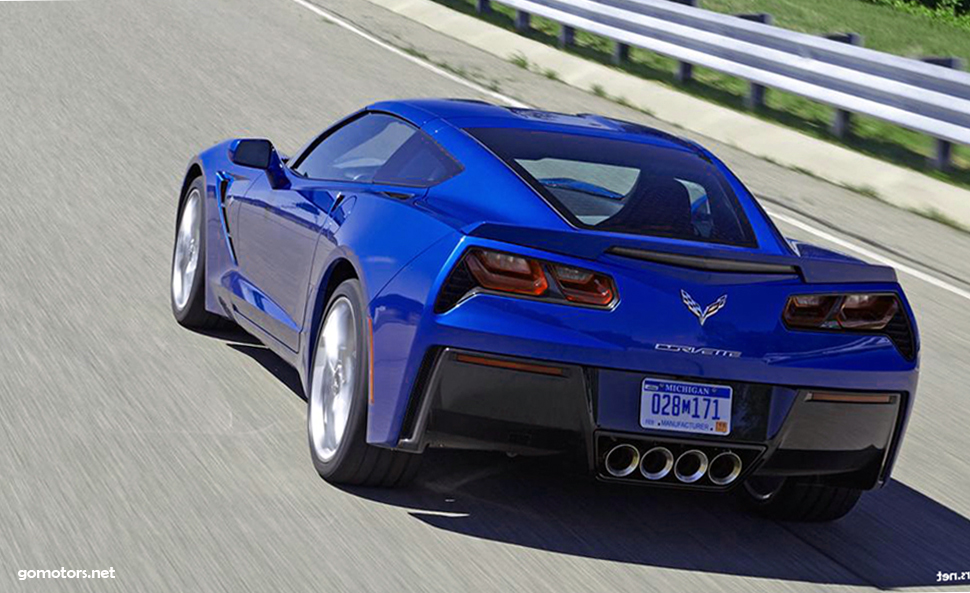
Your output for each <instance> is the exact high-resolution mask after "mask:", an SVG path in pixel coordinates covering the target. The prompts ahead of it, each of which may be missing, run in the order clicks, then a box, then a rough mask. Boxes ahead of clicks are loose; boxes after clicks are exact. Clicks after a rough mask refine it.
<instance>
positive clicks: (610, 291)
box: [550, 265, 616, 306]
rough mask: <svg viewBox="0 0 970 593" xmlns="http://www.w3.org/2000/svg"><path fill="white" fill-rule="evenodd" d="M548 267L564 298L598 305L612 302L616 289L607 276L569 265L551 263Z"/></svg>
mask: <svg viewBox="0 0 970 593" xmlns="http://www.w3.org/2000/svg"><path fill="white" fill-rule="evenodd" d="M550 269H551V270H552V275H553V277H555V279H556V282H558V283H559V290H561V291H562V294H563V296H564V297H566V300H568V301H572V302H574V303H582V304H584V305H599V306H606V305H609V304H610V303H612V302H613V298H614V295H615V294H616V289H615V288H614V287H613V279H612V278H610V277H609V276H605V275H603V274H597V273H596V272H591V271H589V270H583V269H580V268H573V267H570V266H558V265H553V266H551V267H550Z"/></svg>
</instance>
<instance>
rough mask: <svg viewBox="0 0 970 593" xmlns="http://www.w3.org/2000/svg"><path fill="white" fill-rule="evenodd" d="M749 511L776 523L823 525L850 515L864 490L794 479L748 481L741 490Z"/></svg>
mask: <svg viewBox="0 0 970 593" xmlns="http://www.w3.org/2000/svg"><path fill="white" fill-rule="evenodd" d="M738 492H739V496H741V498H742V502H743V503H744V505H745V506H746V507H748V508H749V509H751V510H753V511H755V512H756V513H758V514H760V515H762V516H765V517H768V518H769V519H775V520H777V521H800V522H815V523H823V522H827V521H835V520H837V519H841V518H842V517H844V516H846V515H847V514H849V512H850V511H851V510H852V509H853V508H855V505H856V503H858V502H859V498H860V497H861V496H862V492H863V491H862V490H856V489H854V488H842V487H839V486H827V485H825V484H821V483H818V482H816V481H812V480H797V479H794V478H787V479H782V478H775V479H773V480H769V479H767V478H758V477H753V478H749V479H748V480H747V481H746V482H745V483H744V484H742V485H741V488H739V489H738Z"/></svg>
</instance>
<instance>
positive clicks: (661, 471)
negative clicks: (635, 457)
mask: <svg viewBox="0 0 970 593" xmlns="http://www.w3.org/2000/svg"><path fill="white" fill-rule="evenodd" d="M673 467H674V454H673V453H671V452H670V449H668V448H667V447H654V448H653V449H650V450H649V451H647V452H646V453H644V454H643V455H642V456H641V457H640V474H641V475H643V477H644V478H646V479H648V480H662V479H663V478H665V477H666V476H667V474H669V473H670V470H671V469H673Z"/></svg>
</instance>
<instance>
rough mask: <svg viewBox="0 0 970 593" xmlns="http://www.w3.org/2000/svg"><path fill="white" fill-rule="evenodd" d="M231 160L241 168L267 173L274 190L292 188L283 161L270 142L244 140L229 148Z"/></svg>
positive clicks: (252, 139)
mask: <svg viewBox="0 0 970 593" xmlns="http://www.w3.org/2000/svg"><path fill="white" fill-rule="evenodd" d="M229 160H230V161H232V162H233V164H236V165H239V166H240V167H249V168H251V169H262V170H264V171H266V177H267V178H268V179H269V183H270V186H271V187H272V188H273V189H286V188H288V187H290V180H289V179H288V178H287V177H286V172H285V171H284V170H283V160H282V159H280V155H279V154H278V153H277V152H276V148H275V147H274V146H273V143H272V142H270V141H269V140H264V139H254V138H243V139H240V140H236V141H234V142H233V143H232V144H231V145H230V146H229Z"/></svg>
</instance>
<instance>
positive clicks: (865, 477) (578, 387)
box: [398, 348, 906, 490]
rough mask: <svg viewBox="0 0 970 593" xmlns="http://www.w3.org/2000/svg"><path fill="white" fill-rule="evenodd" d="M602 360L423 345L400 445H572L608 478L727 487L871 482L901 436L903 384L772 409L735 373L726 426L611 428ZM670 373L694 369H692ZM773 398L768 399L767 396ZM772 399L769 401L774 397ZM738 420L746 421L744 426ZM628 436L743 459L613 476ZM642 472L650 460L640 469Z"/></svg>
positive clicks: (677, 450)
mask: <svg viewBox="0 0 970 593" xmlns="http://www.w3.org/2000/svg"><path fill="white" fill-rule="evenodd" d="M599 373H600V370H598V369H594V368H588V367H582V366H576V365H563V364H559V363H550V362H545V361H538V360H527V359H521V358H511V357H505V356H497V355H493V354H483V353H478V352H469V351H460V350H455V349H450V348H441V349H436V350H433V351H431V352H429V353H428V358H427V360H426V362H425V365H424V368H423V369H422V374H421V377H419V381H418V382H417V384H416V386H415V391H414V393H413V394H412V397H411V400H410V402H409V404H410V407H409V409H408V412H407V415H406V418H405V423H404V426H403V428H402V432H401V435H402V436H401V439H400V440H399V444H398V448H400V449H404V450H409V451H422V450H424V448H426V447H446V448H464V449H487V450H496V451H505V452H508V453H518V454H527V455H528V454H550V453H562V452H573V453H576V454H577V456H578V457H579V458H581V459H582V460H583V462H584V463H585V464H586V465H587V466H588V468H589V470H590V471H592V472H595V473H596V475H597V476H598V477H600V478H602V479H605V480H619V481H627V482H637V483H643V484H656V485H665V486H673V487H690V488H707V489H722V490H723V489H727V488H730V487H731V486H733V485H735V484H737V483H741V482H742V481H743V479H744V478H745V477H747V476H749V475H752V474H758V475H778V476H812V477H818V478H821V479H822V480H824V481H825V482H827V483H831V484H833V485H840V486H849V487H854V488H862V489H868V488H873V487H875V486H878V485H880V484H881V483H882V482H884V481H885V480H886V479H887V478H888V476H887V475H886V470H887V463H886V461H887V459H888V458H890V453H891V451H892V450H893V448H894V447H896V446H898V443H897V441H898V439H897V435H898V434H899V432H900V430H899V428H900V426H901V421H902V418H901V416H902V413H903V411H904V410H905V409H906V407H905V405H904V404H905V401H904V398H905V397H906V395H905V394H891V395H890V396H889V397H887V398H885V400H879V403H871V402H870V403H858V402H854V401H849V402H846V401H819V400H813V399H812V396H811V394H810V391H809V390H808V389H796V388H786V389H787V392H789V393H792V394H794V397H793V398H789V399H788V400H787V401H785V402H784V406H785V407H786V408H787V409H786V410H782V411H781V413H782V414H781V417H782V418H783V421H781V422H780V426H778V427H772V426H771V423H770V422H768V421H767V419H768V417H769V416H771V415H772V414H774V415H778V413H779V411H778V409H777V408H778V406H779V405H780V404H779V402H778V401H777V400H778V399H779V398H777V397H774V396H773V394H774V393H775V388H773V387H772V386H765V385H759V384H736V385H735V386H734V387H735V393H737V394H739V395H738V397H737V398H736V401H735V406H734V408H735V409H734V410H733V411H732V418H733V425H734V426H736V427H739V429H738V430H734V431H732V435H729V436H726V437H718V438H705V437H703V436H696V437H695V436H694V435H690V434H683V433H671V432H667V431H656V430H654V431H650V430H643V431H641V432H629V431H615V430H609V429H606V428H604V427H603V426H601V424H600V423H599V422H598V408H599V405H598V404H599V400H600V398H606V397H610V394H609V393H601V389H600V381H599V380H598V374H599ZM671 378H672V379H684V380H691V378H689V377H671ZM773 400H775V401H773ZM773 405H774V406H775V409H774V410H773V409H772V406H773ZM741 427H743V429H741ZM622 443H628V444H631V445H633V446H634V447H635V448H636V449H637V451H638V453H639V454H646V453H647V452H648V451H650V450H652V449H653V448H655V447H660V448H663V449H667V450H668V451H670V452H671V454H672V455H674V456H675V459H679V456H680V455H681V454H683V453H685V452H687V451H694V450H696V451H700V452H701V453H703V456H704V457H706V459H707V460H708V461H712V460H713V459H715V458H716V457H717V456H718V455H720V454H722V453H733V454H735V455H737V456H738V458H739V459H740V461H741V465H742V469H741V471H740V475H739V476H737V478H736V479H732V480H731V481H730V482H729V483H725V484H718V483H715V482H717V480H712V479H711V478H710V477H708V476H705V477H704V479H699V480H697V481H695V482H690V483H685V482H683V481H682V480H679V479H678V478H677V477H676V475H675V474H674V472H672V471H671V472H669V473H668V474H666V475H664V476H662V477H661V478H659V479H648V478H646V477H645V475H644V473H643V472H640V471H636V472H632V473H630V474H628V475H623V476H617V475H614V473H615V472H614V473H611V472H610V471H608V469H607V464H606V455H607V454H608V453H609V451H610V450H611V449H612V448H613V447H615V446H616V445H617V444H622ZM646 473H647V474H649V473H650V472H646Z"/></svg>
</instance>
